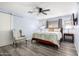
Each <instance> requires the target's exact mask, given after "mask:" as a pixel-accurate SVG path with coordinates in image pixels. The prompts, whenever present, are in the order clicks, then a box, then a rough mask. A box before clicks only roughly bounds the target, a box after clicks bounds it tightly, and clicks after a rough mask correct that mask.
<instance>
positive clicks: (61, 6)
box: [0, 2, 77, 19]
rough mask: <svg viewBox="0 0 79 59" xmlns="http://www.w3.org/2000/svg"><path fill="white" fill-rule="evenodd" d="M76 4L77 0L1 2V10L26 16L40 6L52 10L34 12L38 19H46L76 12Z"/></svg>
mask: <svg viewBox="0 0 79 59" xmlns="http://www.w3.org/2000/svg"><path fill="white" fill-rule="evenodd" d="M76 5H77V3H76V2H69V3H68V2H67V3H66V2H62V3H61V2H0V11H3V12H7V13H12V14H15V15H19V16H24V15H26V14H28V11H29V10H32V9H33V8H35V7H36V6H40V7H42V8H44V9H50V12H47V13H48V15H43V14H40V15H36V14H33V16H35V17H37V18H38V19H44V18H50V17H55V16H61V15H67V14H71V13H75V12H76V11H77V7H76Z"/></svg>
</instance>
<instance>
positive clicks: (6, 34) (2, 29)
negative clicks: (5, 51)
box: [0, 12, 12, 46]
mask: <svg viewBox="0 0 79 59" xmlns="http://www.w3.org/2000/svg"><path fill="white" fill-rule="evenodd" d="M10 16H11V15H9V14H5V13H1V12H0V46H5V45H8V44H11V43H12V39H11V38H12V36H11V26H10V25H11V19H10Z"/></svg>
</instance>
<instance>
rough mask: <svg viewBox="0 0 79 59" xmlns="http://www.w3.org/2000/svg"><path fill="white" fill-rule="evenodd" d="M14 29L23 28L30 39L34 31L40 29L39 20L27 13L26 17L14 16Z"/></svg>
mask: <svg viewBox="0 0 79 59" xmlns="http://www.w3.org/2000/svg"><path fill="white" fill-rule="evenodd" d="M13 21H14V29H16V30H19V29H22V31H23V34H25V35H26V37H27V38H28V39H31V38H32V33H33V32H35V31H38V30H39V28H38V27H39V21H38V19H36V18H35V17H33V16H31V15H28V16H27V15H26V16H25V17H22V18H21V17H16V16H14V17H13Z"/></svg>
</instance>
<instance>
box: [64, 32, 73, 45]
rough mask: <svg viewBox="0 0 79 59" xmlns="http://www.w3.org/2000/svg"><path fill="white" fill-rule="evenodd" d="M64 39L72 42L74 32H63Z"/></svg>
mask: <svg viewBox="0 0 79 59" xmlns="http://www.w3.org/2000/svg"><path fill="white" fill-rule="evenodd" d="M64 41H68V42H72V43H73V42H74V34H72V33H64Z"/></svg>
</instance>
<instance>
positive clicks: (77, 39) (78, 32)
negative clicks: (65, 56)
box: [74, 3, 79, 56]
mask: <svg viewBox="0 0 79 59" xmlns="http://www.w3.org/2000/svg"><path fill="white" fill-rule="evenodd" d="M77 8H78V11H77V12H78V25H77V26H75V40H74V44H75V47H76V50H77V53H78V56H79V3H77Z"/></svg>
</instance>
